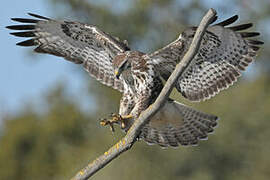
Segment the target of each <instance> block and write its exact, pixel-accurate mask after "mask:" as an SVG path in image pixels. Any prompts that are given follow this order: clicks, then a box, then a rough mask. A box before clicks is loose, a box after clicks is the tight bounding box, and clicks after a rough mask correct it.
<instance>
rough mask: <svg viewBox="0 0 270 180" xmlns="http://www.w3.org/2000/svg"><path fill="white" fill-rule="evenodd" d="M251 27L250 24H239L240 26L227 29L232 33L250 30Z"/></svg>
mask: <svg viewBox="0 0 270 180" xmlns="http://www.w3.org/2000/svg"><path fill="white" fill-rule="evenodd" d="M252 26H253V24H252V23H247V24H241V25H237V26H233V27H229V29H231V30H233V31H242V30H246V29H248V28H251V27H252Z"/></svg>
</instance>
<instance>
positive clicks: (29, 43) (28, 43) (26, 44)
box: [16, 39, 37, 46]
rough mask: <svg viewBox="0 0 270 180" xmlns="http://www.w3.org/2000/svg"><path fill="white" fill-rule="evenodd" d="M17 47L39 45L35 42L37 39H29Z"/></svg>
mask: <svg viewBox="0 0 270 180" xmlns="http://www.w3.org/2000/svg"><path fill="white" fill-rule="evenodd" d="M16 45H18V46H35V45H37V44H36V42H35V39H29V40H26V41H22V42H19V43H17V44H16Z"/></svg>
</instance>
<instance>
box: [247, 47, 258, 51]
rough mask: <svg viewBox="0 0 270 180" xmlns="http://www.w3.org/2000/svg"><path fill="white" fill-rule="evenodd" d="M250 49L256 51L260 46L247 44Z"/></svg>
mask: <svg viewBox="0 0 270 180" xmlns="http://www.w3.org/2000/svg"><path fill="white" fill-rule="evenodd" d="M249 47H250V48H251V49H253V50H254V51H258V50H259V49H260V47H258V46H249Z"/></svg>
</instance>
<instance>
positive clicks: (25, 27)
mask: <svg viewBox="0 0 270 180" xmlns="http://www.w3.org/2000/svg"><path fill="white" fill-rule="evenodd" d="M6 28H8V29H12V30H33V29H35V25H12V26H6Z"/></svg>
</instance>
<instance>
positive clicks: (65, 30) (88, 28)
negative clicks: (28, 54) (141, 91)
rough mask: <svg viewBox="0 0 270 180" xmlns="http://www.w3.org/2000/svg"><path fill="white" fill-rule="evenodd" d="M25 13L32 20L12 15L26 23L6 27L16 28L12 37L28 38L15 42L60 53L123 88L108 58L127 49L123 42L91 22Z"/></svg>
mask: <svg viewBox="0 0 270 180" xmlns="http://www.w3.org/2000/svg"><path fill="white" fill-rule="evenodd" d="M29 15H31V16H33V17H35V18H36V19H25V18H12V20H13V21H17V22H21V23H27V24H20V25H12V26H7V28H9V29H12V30H19V32H12V33H11V34H12V35H14V36H19V37H31V38H32V39H29V40H26V41H22V42H19V43H17V45H20V46H37V47H36V48H35V51H36V52H38V53H48V54H52V55H56V56H61V57H64V58H65V59H67V60H69V61H72V62H74V63H76V64H83V67H84V68H85V70H86V71H88V72H89V74H90V75H91V76H93V77H95V78H96V79H97V80H99V81H100V82H101V83H103V84H105V85H108V86H111V87H113V88H114V89H117V90H119V91H123V84H122V82H121V80H118V79H116V78H115V77H114V72H113V66H112V60H113V57H114V56H115V55H117V54H118V53H120V52H124V51H126V50H129V47H128V46H127V45H126V44H125V43H123V42H121V41H118V40H117V39H116V38H114V37H112V36H110V35H109V34H107V33H105V32H103V31H101V30H100V29H98V28H97V27H96V26H93V25H88V24H84V23H79V22H69V21H56V20H52V19H49V18H46V17H42V16H40V15H36V14H31V13H29Z"/></svg>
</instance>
